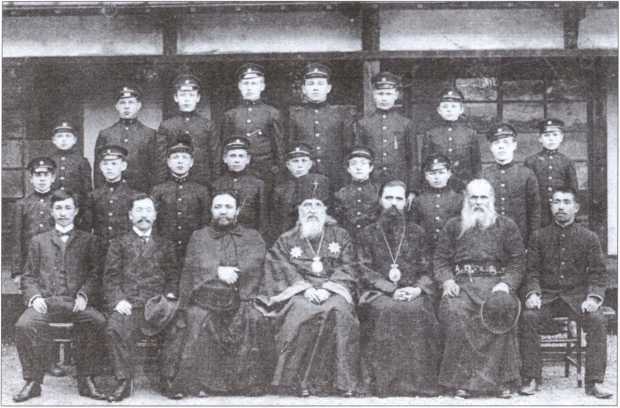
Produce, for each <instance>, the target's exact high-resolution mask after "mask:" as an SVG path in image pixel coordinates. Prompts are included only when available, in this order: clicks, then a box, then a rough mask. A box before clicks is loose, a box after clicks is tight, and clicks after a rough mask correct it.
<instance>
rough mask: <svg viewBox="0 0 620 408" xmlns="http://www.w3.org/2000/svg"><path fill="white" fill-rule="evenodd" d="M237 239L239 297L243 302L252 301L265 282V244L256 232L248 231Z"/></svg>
mask: <svg viewBox="0 0 620 408" xmlns="http://www.w3.org/2000/svg"><path fill="white" fill-rule="evenodd" d="M233 239H235V240H236V241H237V242H238V244H237V245H238V253H239V255H240V256H239V257H238V263H239V269H240V272H239V280H238V285H239V296H240V298H241V300H250V299H251V298H252V297H254V296H256V294H257V292H258V288H259V285H260V284H261V282H262V280H263V275H264V272H265V270H264V267H263V262H264V260H265V242H264V241H263V238H262V237H261V236H260V234H259V233H258V232H257V231H255V230H250V229H247V230H245V231H244V234H243V236H241V237H237V236H235V237H234V238H233Z"/></svg>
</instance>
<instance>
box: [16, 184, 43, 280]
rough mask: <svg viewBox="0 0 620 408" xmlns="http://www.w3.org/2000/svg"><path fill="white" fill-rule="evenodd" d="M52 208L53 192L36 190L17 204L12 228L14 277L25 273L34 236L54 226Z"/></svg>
mask: <svg viewBox="0 0 620 408" xmlns="http://www.w3.org/2000/svg"><path fill="white" fill-rule="evenodd" d="M51 208H52V193H51V192H48V193H46V194H39V193H37V192H36V191H35V192H33V193H31V194H30V195H28V196H26V197H24V198H22V199H20V200H18V201H17V203H16V204H15V212H14V213H13V217H12V222H13V226H12V228H11V232H12V234H13V235H12V241H13V242H14V243H15V248H14V249H13V254H12V256H13V268H12V270H11V276H13V277H14V276H17V275H21V274H22V273H23V270H24V264H25V262H26V256H27V255H28V246H29V245H30V240H31V239H32V237H34V236H35V235H37V234H40V233H42V232H45V231H49V230H50V229H52V228H53V227H54V221H53V220H52V216H51Z"/></svg>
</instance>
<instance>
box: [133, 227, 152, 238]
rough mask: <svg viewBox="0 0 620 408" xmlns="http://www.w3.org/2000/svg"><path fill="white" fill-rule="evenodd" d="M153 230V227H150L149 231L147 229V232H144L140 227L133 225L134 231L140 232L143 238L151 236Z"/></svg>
mask: <svg viewBox="0 0 620 408" xmlns="http://www.w3.org/2000/svg"><path fill="white" fill-rule="evenodd" d="M151 231H152V228H151V229H149V230H148V231H146V232H142V231H140V230H139V229H138V228H136V227H133V232H135V233H136V234H138V236H139V237H140V238H143V237H146V238H150V237H151Z"/></svg>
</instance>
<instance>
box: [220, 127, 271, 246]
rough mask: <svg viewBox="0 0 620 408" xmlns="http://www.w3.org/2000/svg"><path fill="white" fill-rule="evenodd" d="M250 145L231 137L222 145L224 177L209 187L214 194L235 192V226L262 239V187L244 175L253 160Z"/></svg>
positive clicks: (264, 221)
mask: <svg viewBox="0 0 620 408" xmlns="http://www.w3.org/2000/svg"><path fill="white" fill-rule="evenodd" d="M251 150H252V146H251V143H250V141H249V140H248V139H246V138H245V137H234V138H231V139H228V140H227V141H226V142H225V143H224V157H223V160H224V164H225V165H226V168H227V170H226V173H224V175H222V176H221V177H220V178H218V179H217V180H216V181H215V183H213V189H214V190H215V191H223V190H229V191H235V192H236V193H237V196H238V198H239V215H238V220H237V221H238V222H239V224H241V225H242V226H244V227H246V228H251V229H255V230H257V231H258V232H260V233H261V235H263V236H265V234H266V233H267V230H268V228H269V216H268V212H267V195H266V191H265V183H264V182H263V180H261V179H259V178H258V177H255V176H253V175H252V174H250V173H249V172H248V166H249V165H251V161H252V160H253V157H252V156H251V154H250V151H251Z"/></svg>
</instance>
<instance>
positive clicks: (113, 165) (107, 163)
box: [99, 157, 127, 183]
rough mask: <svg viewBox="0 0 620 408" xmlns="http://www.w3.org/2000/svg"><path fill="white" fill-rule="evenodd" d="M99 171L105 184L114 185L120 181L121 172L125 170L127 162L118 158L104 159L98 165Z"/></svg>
mask: <svg viewBox="0 0 620 408" xmlns="http://www.w3.org/2000/svg"><path fill="white" fill-rule="evenodd" d="M99 169H100V170H101V173H102V174H103V177H104V178H105V179H106V181H107V182H110V183H114V182H117V181H120V180H121V178H122V176H123V172H124V171H125V170H126V169H127V162H126V161H125V160H123V159H121V158H120V157H117V158H107V159H106V158H104V159H103V160H101V162H100V163H99Z"/></svg>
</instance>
